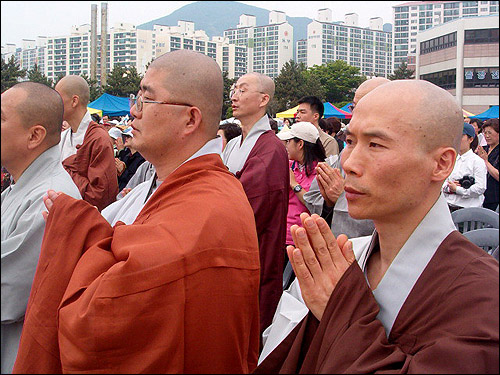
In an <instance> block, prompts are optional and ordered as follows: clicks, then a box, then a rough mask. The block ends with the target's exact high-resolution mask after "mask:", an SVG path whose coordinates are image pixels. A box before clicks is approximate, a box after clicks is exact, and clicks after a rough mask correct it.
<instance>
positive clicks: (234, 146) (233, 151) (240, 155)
mask: <svg viewBox="0 0 500 375" xmlns="http://www.w3.org/2000/svg"><path fill="white" fill-rule="evenodd" d="M268 130H271V125H269V118H268V117H267V115H264V116H262V117H261V118H260V120H259V121H257V122H256V123H255V125H254V126H252V129H250V131H249V132H248V134H247V136H246V137H245V139H244V140H243V142H241V138H242V136H241V135H239V136H237V137H235V138H233V139H231V140H230V141H229V142H228V143H227V145H226V147H225V148H224V152H223V153H222V161H223V162H224V164H225V165H226V166H227V168H228V169H229V172H231V173H232V174H236V173H237V172H239V171H240V170H241V168H243V165H245V162H246V161H247V158H248V155H249V154H250V151H252V149H253V147H254V146H255V143H257V140H258V139H259V137H260V136H261V135H262V134H263V133H265V132H266V131H268Z"/></svg>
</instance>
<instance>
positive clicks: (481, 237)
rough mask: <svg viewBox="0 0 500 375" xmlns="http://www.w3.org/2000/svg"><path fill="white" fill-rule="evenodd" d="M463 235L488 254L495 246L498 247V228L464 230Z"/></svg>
mask: <svg viewBox="0 0 500 375" xmlns="http://www.w3.org/2000/svg"><path fill="white" fill-rule="evenodd" d="M463 235H464V236H465V237H467V238H468V239H469V241H471V242H472V243H474V244H476V245H477V246H479V247H480V248H481V249H483V250H484V251H486V252H487V253H488V254H492V253H493V251H494V250H495V248H496V247H498V235H499V229H498V228H482V229H475V230H471V231H468V232H465V233H463Z"/></svg>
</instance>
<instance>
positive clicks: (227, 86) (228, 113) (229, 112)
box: [221, 72, 238, 120]
mask: <svg viewBox="0 0 500 375" xmlns="http://www.w3.org/2000/svg"><path fill="white" fill-rule="evenodd" d="M227 74H228V73H227V72H222V78H223V79H224V99H223V100H224V101H223V103H222V114H221V119H222V120H224V119H225V118H230V117H233V109H232V107H231V98H230V97H229V91H230V90H231V86H232V85H233V84H234V83H235V82H236V81H237V80H238V79H237V78H228V77H227Z"/></svg>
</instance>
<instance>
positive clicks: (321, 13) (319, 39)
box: [302, 8, 392, 77]
mask: <svg viewBox="0 0 500 375" xmlns="http://www.w3.org/2000/svg"><path fill="white" fill-rule="evenodd" d="M358 18H359V17H358V15H357V14H356V13H348V14H346V15H345V20H344V22H340V21H337V22H333V21H332V11H331V10H330V9H327V8H326V9H320V10H318V16H317V18H316V19H315V20H314V21H313V22H311V23H310V24H309V25H307V66H308V67H312V66H314V65H322V64H326V63H328V62H330V61H335V60H344V61H346V62H347V63H348V64H349V65H352V66H355V67H358V68H360V71H361V73H362V74H364V75H367V76H374V75H377V76H382V77H387V75H388V74H391V73H392V53H391V52H392V44H391V40H392V34H391V32H387V31H383V22H382V19H381V18H380V17H376V18H372V19H370V27H369V28H361V27H359V25H358ZM302 48H304V47H302Z"/></svg>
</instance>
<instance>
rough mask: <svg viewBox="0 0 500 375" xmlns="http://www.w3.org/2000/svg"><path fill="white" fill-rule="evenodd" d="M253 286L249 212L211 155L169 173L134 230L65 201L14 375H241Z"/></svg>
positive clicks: (54, 221)
mask: <svg viewBox="0 0 500 375" xmlns="http://www.w3.org/2000/svg"><path fill="white" fill-rule="evenodd" d="M259 275H260V271H259V255H258V243H257V234H256V230H255V225H254V218H253V213H252V209H251V207H250V205H249V204H248V200H247V198H246V196H245V193H244V191H243V189H242V187H241V184H240V183H239V182H238V181H237V180H236V179H235V178H234V176H233V175H232V174H230V173H229V172H228V171H227V168H226V167H225V166H224V164H222V160H221V159H220V157H219V156H218V155H215V154H210V155H204V156H200V157H198V158H195V159H193V160H190V161H188V162H186V163H185V164H183V165H182V166H181V167H179V168H178V169H177V170H175V171H174V172H172V174H170V175H169V176H168V178H167V179H166V180H165V181H164V182H163V183H162V184H161V185H160V186H159V187H158V189H157V190H156V191H155V192H154V193H153V195H152V196H151V198H150V199H149V200H148V202H147V203H146V205H145V206H144V208H143V209H142V210H141V212H140V213H139V216H138V217H137V219H136V220H135V222H134V223H133V224H132V225H123V223H122V222H118V223H117V224H116V226H115V227H113V228H112V227H111V226H110V225H109V223H108V222H107V221H106V220H104V218H103V217H102V216H101V215H100V214H99V213H98V212H97V210H96V209H95V208H94V207H92V206H90V205H89V204H88V203H87V202H84V201H82V200H75V199H73V198H70V197H68V196H66V195H61V196H60V197H59V198H57V199H56V200H55V201H54V206H53V209H52V211H51V213H50V215H49V218H48V221H47V224H46V231H45V235H44V239H43V243H42V250H41V254H40V259H39V262H38V267H37V270H36V274H35V278H34V281H33V287H32V290H31V294H30V299H29V302H28V308H27V312H26V319H25V324H24V328H23V332H22V336H21V343H20V347H19V352H18V355H17V359H16V363H15V365H14V373H60V372H78V373H90V372H91V373H108V374H113V373H132V374H133V373H248V372H250V371H252V370H253V369H254V368H255V366H256V365H257V356H258V349H259V310H258V289H259Z"/></svg>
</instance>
